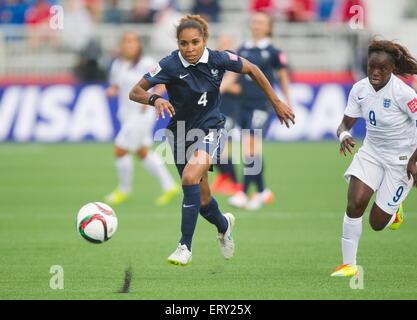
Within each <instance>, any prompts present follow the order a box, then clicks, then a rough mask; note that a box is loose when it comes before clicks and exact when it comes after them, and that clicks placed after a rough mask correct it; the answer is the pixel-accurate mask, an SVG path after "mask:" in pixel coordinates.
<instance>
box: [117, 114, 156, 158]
mask: <svg viewBox="0 0 417 320" xmlns="http://www.w3.org/2000/svg"><path fill="white" fill-rule="evenodd" d="M155 117H156V116H155V113H150V112H145V113H143V114H137V113H134V114H132V115H130V116H129V117H127V118H126V120H124V121H121V124H120V125H121V127H120V131H119V133H118V134H117V136H116V139H115V141H114V143H115V145H116V146H118V147H120V148H122V149H125V150H128V151H130V152H136V151H138V150H139V149H141V148H143V147H150V146H151V145H152V143H153V128H154V126H155V121H156V119H155Z"/></svg>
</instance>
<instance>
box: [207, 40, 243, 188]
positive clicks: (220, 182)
mask: <svg viewBox="0 0 417 320" xmlns="http://www.w3.org/2000/svg"><path fill="white" fill-rule="evenodd" d="M217 50H218V51H226V50H234V44H233V39H232V37H230V36H228V35H226V34H222V35H220V36H219V38H218V40H217ZM229 78H231V81H232V83H230V84H228V85H227V87H226V88H225V87H224V86H223V84H225V83H226V84H227V83H229V80H228V79H229ZM233 79H235V76H234V75H233V74H232V73H231V72H230V71H228V72H226V73H225V75H224V77H223V82H222V85H221V87H220V92H221V94H222V101H221V103H220V106H219V108H220V112H221V113H222V114H223V115H224V116H225V117H226V123H225V125H224V128H225V130H226V131H228V132H230V131H231V130H232V129H234V128H235V127H236V125H237V122H238V118H239V94H240V93H241V87H240V84H239V83H237V82H236V81H235V80H233ZM229 150H230V148H229V144H228V143H227V144H225V146H224V150H223V152H222V154H221V156H220V163H219V164H217V165H216V166H215V167H216V168H218V169H219V171H220V174H219V175H217V176H216V178H215V179H214V181H213V183H212V185H211V191H213V192H216V193H222V194H225V195H228V196H232V195H234V194H235V193H237V192H239V191H242V190H243V186H242V185H241V184H239V183H238V180H237V176H236V170H235V166H234V164H233V161H232V158H231V155H230V154H229Z"/></svg>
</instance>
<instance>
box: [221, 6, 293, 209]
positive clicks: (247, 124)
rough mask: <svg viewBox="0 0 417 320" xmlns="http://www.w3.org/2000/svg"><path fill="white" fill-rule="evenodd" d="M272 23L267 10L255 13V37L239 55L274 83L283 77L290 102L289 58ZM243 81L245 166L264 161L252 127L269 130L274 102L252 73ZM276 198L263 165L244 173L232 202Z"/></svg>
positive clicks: (252, 205)
mask: <svg viewBox="0 0 417 320" xmlns="http://www.w3.org/2000/svg"><path fill="white" fill-rule="evenodd" d="M272 25H273V21H272V18H271V17H270V16H268V15H267V14H265V13H262V12H259V13H256V14H255V15H253V16H252V18H251V22H250V29H251V34H252V39H251V40H250V41H246V42H245V43H244V44H243V45H242V46H241V47H240V49H239V50H238V55H239V56H241V57H243V58H246V59H248V60H249V61H250V62H252V63H253V64H255V65H257V66H258V67H259V68H260V69H261V71H262V72H263V73H264V74H265V76H266V77H267V79H268V81H269V82H270V83H276V82H277V81H276V80H279V84H280V86H281V89H282V93H283V95H284V98H285V101H286V103H287V104H288V105H289V104H290V102H289V76H288V71H287V66H286V58H285V55H284V53H283V52H282V51H281V50H280V49H278V48H276V47H275V46H274V45H273V44H272V42H271V35H272ZM239 84H240V86H241V88H242V89H241V95H240V104H241V108H240V117H239V118H240V119H239V120H238V122H239V125H240V127H241V128H242V129H250V131H251V132H250V134H245V135H244V136H243V137H242V138H243V146H244V147H243V157H244V158H246V160H245V166H247V167H251V166H252V165H251V161H249V159H255V161H256V162H257V163H262V160H261V156H262V154H261V149H260V148H258V147H257V146H260V145H261V141H259V139H258V137H257V135H255V134H254V133H253V131H252V129H261V130H263V133H265V132H266V130H267V127H268V124H269V119H270V112H269V110H270V102H269V101H268V97H267V96H265V94H264V92H263V91H262V90H261V89H260V88H259V87H258V86H257V84H256V83H255V82H254V81H253V79H252V78H251V77H248V76H243V75H241V76H240V77H239ZM252 183H253V184H255V185H256V187H257V192H256V193H254V195H253V196H252V198H251V199H250V200H249V197H248V190H249V186H250V185H251V184H252ZM273 198H274V195H273V193H272V191H271V190H269V189H268V188H265V183H264V170H263V165H262V166H261V167H260V170H259V172H257V173H255V172H254V173H253V174H244V177H243V191H241V192H238V193H236V194H235V195H234V196H233V197H231V198H230V199H229V203H230V204H231V205H232V206H235V207H238V208H246V209H249V210H258V209H260V208H261V207H262V206H263V205H264V204H266V203H271V202H272V200H273Z"/></svg>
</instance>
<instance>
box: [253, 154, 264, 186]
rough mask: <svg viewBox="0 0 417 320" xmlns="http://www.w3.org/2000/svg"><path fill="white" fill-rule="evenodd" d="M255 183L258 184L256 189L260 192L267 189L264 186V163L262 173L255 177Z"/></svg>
mask: <svg viewBox="0 0 417 320" xmlns="http://www.w3.org/2000/svg"><path fill="white" fill-rule="evenodd" d="M253 178H254V181H255V183H256V187H257V188H258V192H263V191H264V189H265V185H264V163H263V161H262V168H261V171H260V172H259V173H258V174H257V175H255V176H254V177H253Z"/></svg>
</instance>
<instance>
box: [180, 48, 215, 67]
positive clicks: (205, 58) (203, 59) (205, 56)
mask: <svg viewBox="0 0 417 320" xmlns="http://www.w3.org/2000/svg"><path fill="white" fill-rule="evenodd" d="M178 56H179V57H180V60H181V63H182V65H183V66H184V67H185V68H188V67H189V66H195V65H197V64H199V63H208V59H209V51H208V50H207V48H204V52H203V55H202V56H201V58H200V60H198V61H197V62H196V63H194V64H191V63H189V62H188V61H187V60H185V59H184V57H183V56H182V55H181V52H180V51H178Z"/></svg>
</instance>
